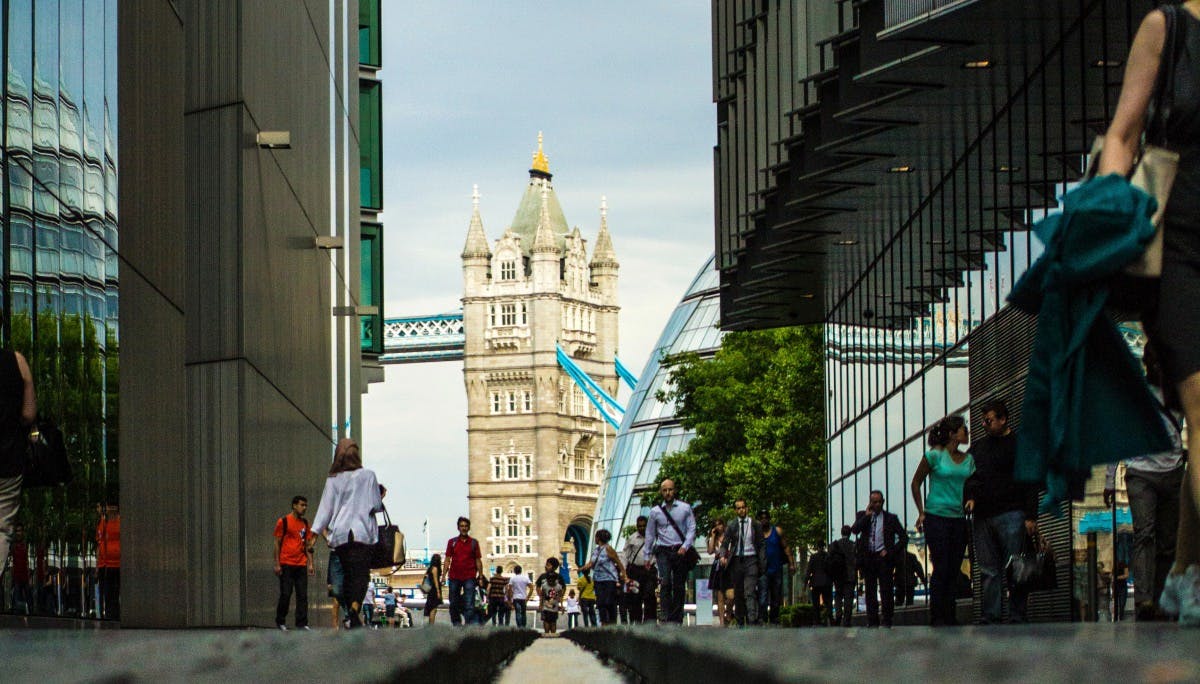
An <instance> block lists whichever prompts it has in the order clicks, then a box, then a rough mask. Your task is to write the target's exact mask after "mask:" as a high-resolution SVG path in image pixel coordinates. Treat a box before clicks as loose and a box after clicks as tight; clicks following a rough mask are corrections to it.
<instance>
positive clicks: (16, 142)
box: [0, 0, 120, 617]
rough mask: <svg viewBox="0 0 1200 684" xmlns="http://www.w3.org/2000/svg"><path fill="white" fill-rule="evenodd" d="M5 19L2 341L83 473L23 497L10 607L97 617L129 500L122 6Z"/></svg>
mask: <svg viewBox="0 0 1200 684" xmlns="http://www.w3.org/2000/svg"><path fill="white" fill-rule="evenodd" d="M3 7H4V9H5V10H6V14H5V15H4V17H3V31H4V42H3V45H4V55H3V59H4V64H5V73H6V78H5V81H4V84H5V89H4V96H5V97H4V103H5V106H4V114H3V115H4V119H3V128H4V152H5V155H4V156H5V164H4V166H3V186H4V195H3V207H2V213H3V217H2V220H0V231H2V232H0V255H2V256H0V258H2V262H3V282H2V283H0V299H2V301H3V308H2V317H0V336H2V337H3V340H2V341H3V345H4V346H5V347H6V348H13V349H16V350H18V351H20V352H21V353H22V354H24V355H25V356H26V358H27V359H28V360H29V363H30V367H31V370H32V372H33V375H34V381H35V386H36V390H37V400H38V413H39V416H40V417H41V418H43V419H50V420H52V421H54V422H55V423H57V424H58V425H60V426H61V427H62V429H63V431H64V434H65V438H66V441H67V445H68V449H69V451H70V454H71V465H72V468H73V471H74V472H73V474H74V479H73V481H72V482H71V483H70V484H68V485H66V486H63V487H53V488H40V489H26V490H25V491H24V495H23V500H22V504H21V510H20V514H19V517H18V520H17V523H18V525H21V526H22V527H23V530H22V531H21V532H19V533H18V534H19V535H21V536H20V537H18V538H17V539H16V540H15V541H17V543H16V544H15V545H14V547H13V554H14V558H13V563H12V566H11V569H10V572H8V573H6V574H5V576H4V582H5V596H6V597H12V596H13V592H12V588H13V585H14V582H15V583H17V584H18V585H24V586H26V587H31V586H37V587H47V589H45V590H43V591H40V592H27V593H25V595H24V596H23V597H22V598H23V600H22V601H21V605H19V606H16V607H14V606H13V605H12V604H11V603H9V602H8V601H7V600H6V601H5V603H6V605H7V606H8V607H9V608H13V609H16V608H20V609H23V610H28V611H29V612H38V613H42V614H51V615H70V616H89V617H99V616H100V613H99V605H98V602H97V601H96V600H94V596H95V595H94V593H93V591H92V589H93V588H94V586H95V582H96V539H97V535H96V524H97V507H98V506H100V505H102V504H114V503H117V499H118V478H117V442H118V433H117V414H118V411H117V396H118V393H117V384H118V350H119V340H120V336H119V334H118V333H119V331H118V326H117V316H118V274H117V263H118V262H117V255H116V252H115V249H116V247H117V245H118V230H117V224H118V221H117V218H118V215H117V214H118V212H117V170H118V166H119V164H118V154H117V109H116V105H117V45H116V39H117V0H36V1H35V0H10V1H9V2H6V3H4V5H3ZM107 617H113V615H112V614H111V613H109V614H107Z"/></svg>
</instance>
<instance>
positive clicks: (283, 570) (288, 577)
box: [275, 565, 293, 627]
mask: <svg viewBox="0 0 1200 684" xmlns="http://www.w3.org/2000/svg"><path fill="white" fill-rule="evenodd" d="M292 581H293V580H292V573H290V572H288V568H287V566H286V565H285V566H281V567H280V570H279V599H278V600H277V601H276V602H275V626H276V627H282V626H283V625H284V624H286V623H287V614H288V606H289V605H290V604H291V602H292Z"/></svg>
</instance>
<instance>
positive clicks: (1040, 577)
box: [1005, 532, 1058, 591]
mask: <svg viewBox="0 0 1200 684" xmlns="http://www.w3.org/2000/svg"><path fill="white" fill-rule="evenodd" d="M1005 572H1006V574H1007V576H1008V583H1009V586H1011V587H1020V588H1023V589H1025V590H1026V591H1051V590H1054V589H1057V588H1058V574H1057V568H1056V567H1055V559H1054V549H1053V548H1052V547H1051V546H1050V543H1049V542H1047V541H1046V538H1045V537H1044V536H1043V535H1042V533H1041V532H1035V533H1034V534H1033V535H1025V541H1024V543H1023V544H1022V548H1021V551H1020V553H1015V554H1013V555H1011V556H1009V558H1008V564H1007V565H1006V566H1005Z"/></svg>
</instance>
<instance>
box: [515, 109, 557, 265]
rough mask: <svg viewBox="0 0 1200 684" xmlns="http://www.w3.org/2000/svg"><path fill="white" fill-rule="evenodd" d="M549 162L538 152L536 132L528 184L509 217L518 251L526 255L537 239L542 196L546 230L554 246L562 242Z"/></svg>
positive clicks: (539, 138)
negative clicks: (518, 244)
mask: <svg viewBox="0 0 1200 684" xmlns="http://www.w3.org/2000/svg"><path fill="white" fill-rule="evenodd" d="M551 178H552V175H551V173H550V162H549V160H548V159H546V154H545V152H543V150H542V134H541V133H538V149H537V152H534V154H533V164H532V166H531V168H530V169H529V185H527V186H525V194H524V195H523V196H522V197H521V203H520V204H519V205H518V206H517V214H516V216H514V217H513V220H512V224H511V225H510V228H511V229H512V231H513V232H514V233H516V234H517V235H518V236H520V238H521V250H522V251H523V252H525V253H526V254H529V253H530V252H531V251H532V250H533V243H534V240H535V239H536V238H537V231H538V221H539V219H540V217H541V214H542V193H543V190H544V191H545V194H546V214H547V219H548V226H549V230H550V232H551V233H552V235H553V237H554V241H555V242H554V244H555V246H556V247H558V248H562V246H563V244H564V243H565V242H566V240H565V238H566V235H567V231H568V228H567V217H566V216H565V215H564V214H563V210H562V205H560V204H559V203H558V196H557V195H555V194H554V185H553V184H552V183H551V182H550V181H551Z"/></svg>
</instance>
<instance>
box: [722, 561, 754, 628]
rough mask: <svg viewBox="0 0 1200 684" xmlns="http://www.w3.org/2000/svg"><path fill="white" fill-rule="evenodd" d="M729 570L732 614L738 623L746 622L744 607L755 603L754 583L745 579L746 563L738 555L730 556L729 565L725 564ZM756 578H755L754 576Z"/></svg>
mask: <svg viewBox="0 0 1200 684" xmlns="http://www.w3.org/2000/svg"><path fill="white" fill-rule="evenodd" d="M726 567H727V569H728V570H729V571H730V573H729V577H730V579H731V580H732V581H733V616H734V620H735V621H736V622H737V624H738V625H744V624H746V608H747V606H749V605H750V604H751V603H752V602H753V603H757V601H755V599H754V597H755V596H756V593H757V592H756V589H755V585H754V584H750V583H749V582H748V581H747V580H748V579H751V578H749V577H747V574H746V565H745V563H743V562H742V559H741V558H740V557H735V558H730V559H729V565H728V566H726ZM755 579H756V578H755Z"/></svg>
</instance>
